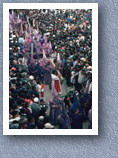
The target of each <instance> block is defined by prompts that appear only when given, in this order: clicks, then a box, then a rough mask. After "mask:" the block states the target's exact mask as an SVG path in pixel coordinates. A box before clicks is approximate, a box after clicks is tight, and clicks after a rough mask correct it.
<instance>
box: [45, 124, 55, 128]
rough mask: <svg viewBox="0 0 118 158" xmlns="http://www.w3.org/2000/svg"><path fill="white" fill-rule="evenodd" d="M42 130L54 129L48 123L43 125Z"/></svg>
mask: <svg viewBox="0 0 118 158" xmlns="http://www.w3.org/2000/svg"><path fill="white" fill-rule="evenodd" d="M44 129H54V126H53V125H51V124H50V123H46V124H45V125H44Z"/></svg>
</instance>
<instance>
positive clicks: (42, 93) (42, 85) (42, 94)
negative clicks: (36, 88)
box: [41, 84, 45, 98]
mask: <svg viewBox="0 0 118 158" xmlns="http://www.w3.org/2000/svg"><path fill="white" fill-rule="evenodd" d="M44 88H45V86H44V84H41V98H44V91H43V92H42V90H43V89H44Z"/></svg>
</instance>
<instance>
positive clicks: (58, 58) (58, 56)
mask: <svg viewBox="0 0 118 158" xmlns="http://www.w3.org/2000/svg"><path fill="white" fill-rule="evenodd" d="M57 61H58V62H60V54H59V53H58V54H57Z"/></svg>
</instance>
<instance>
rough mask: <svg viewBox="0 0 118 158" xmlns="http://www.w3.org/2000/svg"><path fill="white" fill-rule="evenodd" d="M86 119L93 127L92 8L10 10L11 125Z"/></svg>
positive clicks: (75, 124)
mask: <svg viewBox="0 0 118 158" xmlns="http://www.w3.org/2000/svg"><path fill="white" fill-rule="evenodd" d="M47 85H49V88H48V91H45V87H46V86H47ZM62 85H63V86H65V89H66V95H62V94H63V92H62V88H61V86H62ZM68 90H69V91H68ZM45 93H52V98H50V100H49V101H47V100H46V98H45ZM85 122H87V128H92V10H90V9H87V10H80V9H76V10H75V9H74V10H73V9H68V10H64V9H56V10H53V9H48V10H47V9H42V10H41V9H40V10H36V9H33V10H31V9H29V10H27V9H25V10H21V9H19V10H15V9H14V10H9V128H10V129H44V128H45V129H50V128H53V129H55V128H56V129H69V128H72V129H82V128H83V123H85Z"/></svg>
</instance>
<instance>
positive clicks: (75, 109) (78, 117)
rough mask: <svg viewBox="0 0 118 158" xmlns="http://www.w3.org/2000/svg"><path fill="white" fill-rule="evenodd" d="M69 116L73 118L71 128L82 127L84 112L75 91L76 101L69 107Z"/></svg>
mask: <svg viewBox="0 0 118 158" xmlns="http://www.w3.org/2000/svg"><path fill="white" fill-rule="evenodd" d="M69 116H70V117H71V118H72V121H71V128H72V129H82V128H83V127H82V124H83V112H82V108H81V105H79V101H78V99H77V96H76V94H75V93H74V102H73V104H72V105H71V107H70V109H69Z"/></svg>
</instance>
